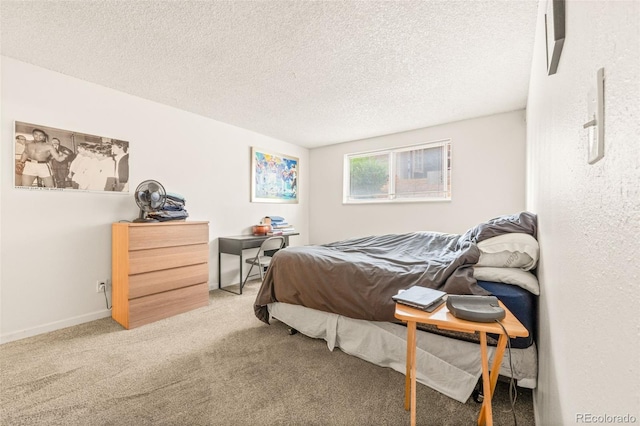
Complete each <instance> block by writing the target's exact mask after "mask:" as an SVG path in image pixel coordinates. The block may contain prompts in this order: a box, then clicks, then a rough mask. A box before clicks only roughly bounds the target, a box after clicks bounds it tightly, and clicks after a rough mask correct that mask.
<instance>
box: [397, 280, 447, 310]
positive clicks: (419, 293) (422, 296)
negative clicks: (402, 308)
mask: <svg viewBox="0 0 640 426" xmlns="http://www.w3.org/2000/svg"><path fill="white" fill-rule="evenodd" d="M446 294H447V293H445V292H444V291H440V290H435V289H433V288H427V287H421V286H419V285H414V286H413V287H409V288H408V289H406V290H400V291H399V292H398V294H396V295H395V296H392V297H391V298H392V299H393V300H394V301H395V302H398V303H402V304H403V305H407V306H411V307H412V308H417V309H420V310H423V311H426V312H433V311H434V310H435V309H436V308H437V307H438V306H440V305H441V304H442V303H444V299H443V297H444V296H445V295H446Z"/></svg>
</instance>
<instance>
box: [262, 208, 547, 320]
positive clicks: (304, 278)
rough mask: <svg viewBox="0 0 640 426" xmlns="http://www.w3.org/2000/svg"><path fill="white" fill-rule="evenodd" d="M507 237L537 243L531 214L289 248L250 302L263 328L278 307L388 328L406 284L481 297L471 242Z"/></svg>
mask: <svg viewBox="0 0 640 426" xmlns="http://www.w3.org/2000/svg"><path fill="white" fill-rule="evenodd" d="M507 232H525V233H528V234H531V235H533V236H534V237H535V236H536V217H535V215H533V214H531V213H528V212H523V213H520V214H517V215H512V216H502V217H499V218H496V219H492V220H490V221H488V222H485V223H482V224H480V225H478V226H476V227H473V228H471V229H470V230H468V231H467V232H466V233H465V234H463V235H457V234H441V233H434V232H412V233H408V234H393V235H382V236H371V237H365V238H355V239H349V240H345V241H338V242H335V243H330V244H324V245H317V246H303V247H288V248H286V249H283V250H280V251H279V252H277V253H276V254H275V255H274V257H273V259H272V261H271V266H270V267H269V269H268V271H267V273H266V275H265V278H264V281H263V283H262V286H261V287H260V290H259V292H258V295H257V297H256V301H255V306H254V309H255V314H256V316H257V317H258V318H259V319H260V320H262V321H264V322H266V323H268V322H269V313H268V311H267V307H266V305H267V304H269V303H272V302H283V303H290V304H295V305H302V306H306V307H308V308H312V309H317V310H320V311H325V312H333V313H337V314H340V315H344V316H347V317H351V318H356V319H364V320H370V321H395V318H394V311H395V303H394V302H393V300H392V299H391V297H392V296H393V295H394V294H396V293H398V290H401V289H406V288H409V287H411V286H413V285H420V286H424V287H431V288H437V289H440V290H443V291H445V292H447V293H451V294H487V292H486V291H485V290H484V289H482V288H481V287H480V286H478V285H477V283H476V280H475V279H474V278H473V269H472V266H473V265H474V264H475V263H476V262H477V261H478V259H479V257H480V251H479V250H478V247H477V246H476V243H477V242H479V241H482V240H484V239H487V238H490V237H493V236H497V235H501V234H504V233H507Z"/></svg>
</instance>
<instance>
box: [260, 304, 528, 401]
mask: <svg viewBox="0 0 640 426" xmlns="http://www.w3.org/2000/svg"><path fill="white" fill-rule="evenodd" d="M268 309H269V313H270V314H271V317H272V318H276V319H277V320H279V321H281V322H283V323H285V324H287V325H288V326H289V327H292V328H294V329H296V330H298V331H299V332H301V333H303V334H304V335H306V336H309V337H312V338H316V339H324V340H326V342H327V346H328V347H329V350H333V349H334V348H340V349H341V350H342V351H343V352H345V353H347V354H349V355H353V356H356V357H358V358H361V359H364V360H365V361H369V362H372V363H374V364H376V365H379V366H382V367H389V368H392V369H394V370H396V371H398V372H400V373H402V374H405V369H406V351H407V329H406V327H404V326H401V325H399V324H393V323H389V322H375V321H365V320H357V319H353V318H348V317H344V316H340V315H337V314H332V313H328V312H322V311H318V310H315V309H310V308H305V307H304V306H298V305H290V304H287V303H279V302H276V303H271V304H269V305H268ZM494 352H495V347H492V346H491V347H489V357H490V358H489V363H490V364H491V362H492V359H493V354H494ZM511 359H512V364H513V376H514V378H515V379H517V380H518V386H521V387H525V388H530V389H533V388H535V386H536V383H537V379H536V378H537V374H538V367H537V366H538V363H537V351H536V347H535V344H534V345H532V346H530V347H528V348H526V349H511ZM480 362H481V361H480V346H479V345H478V344H476V343H471V342H465V341H462V340H457V339H453V338H449V337H445V336H440V335H437V334H433V333H428V332H424V331H421V330H418V333H417V350H416V369H417V370H416V371H417V372H416V380H417V381H418V382H419V383H422V384H424V385H427V386H429V387H431V388H433V389H435V390H437V391H438V392H441V393H443V394H445V395H447V396H449V397H451V398H453V399H455V400H457V401H460V402H462V403H464V402H466V401H467V400H468V399H469V397H470V396H471V393H472V392H473V389H474V387H475V385H476V383H477V382H478V379H479V378H480V376H481V374H482V367H481V364H480ZM500 374H501V375H504V376H507V377H511V371H510V367H509V354H508V351H506V352H505V355H504V358H503V360H502V366H501V369H500Z"/></svg>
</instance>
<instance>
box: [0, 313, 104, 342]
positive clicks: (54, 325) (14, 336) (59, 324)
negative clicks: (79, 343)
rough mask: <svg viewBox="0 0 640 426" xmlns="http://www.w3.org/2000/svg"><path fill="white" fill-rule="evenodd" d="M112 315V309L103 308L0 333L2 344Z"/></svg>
mask: <svg viewBox="0 0 640 426" xmlns="http://www.w3.org/2000/svg"><path fill="white" fill-rule="evenodd" d="M110 316H111V311H110V310H108V309H102V310H100V311H96V312H91V313H89V314H85V315H80V316H77V317H73V318H67V319H64V320H60V321H54V322H50V323H48V324H43V325H39V326H37V327H32V328H28V329H25V330H20V331H14V332H12V333H7V334H2V335H0V344H4V343H9V342H13V341H16V340H20V339H26V338H27V337H33V336H37V335H39V334H44V333H49V332H51V331H56V330H60V329H62V328H67V327H72V326H74V325H78V324H84V323H85V322H89V321H95V320H98V319H102V318H107V317H110Z"/></svg>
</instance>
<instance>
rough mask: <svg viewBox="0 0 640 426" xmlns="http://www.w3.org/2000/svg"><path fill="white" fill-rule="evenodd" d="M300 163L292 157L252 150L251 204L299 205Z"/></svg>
mask: <svg viewBox="0 0 640 426" xmlns="http://www.w3.org/2000/svg"><path fill="white" fill-rule="evenodd" d="M299 173H300V161H299V160H298V158H296V157H292V156H290V155H284V154H278V153H275V152H269V151H267V150H263V149H259V148H255V147H252V148H251V202H253V203H297V202H298V176H299Z"/></svg>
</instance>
